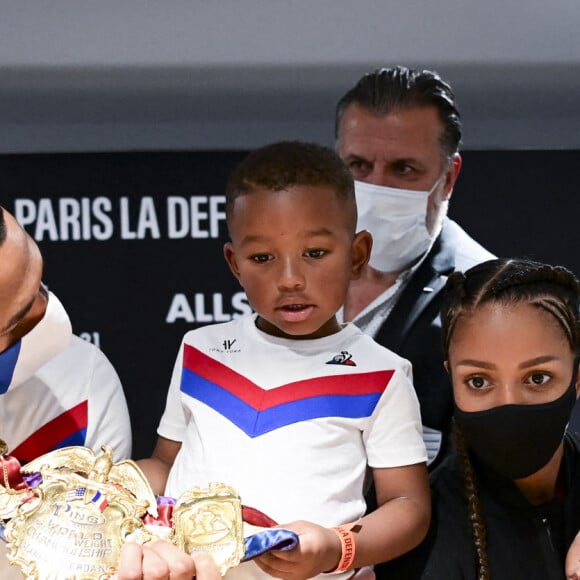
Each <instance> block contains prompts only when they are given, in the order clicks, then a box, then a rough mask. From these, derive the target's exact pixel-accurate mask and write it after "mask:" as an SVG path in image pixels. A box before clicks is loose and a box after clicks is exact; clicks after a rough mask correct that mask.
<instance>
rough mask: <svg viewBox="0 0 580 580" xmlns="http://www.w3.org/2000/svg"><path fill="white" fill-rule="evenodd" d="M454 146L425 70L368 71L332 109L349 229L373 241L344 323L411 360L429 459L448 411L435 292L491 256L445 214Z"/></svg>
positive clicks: (449, 119) (455, 137)
mask: <svg viewBox="0 0 580 580" xmlns="http://www.w3.org/2000/svg"><path fill="white" fill-rule="evenodd" d="M460 142H461V121H460V118H459V112H458V110H457V106H456V103H455V96H454V94H453V91H452V89H451V87H450V86H449V84H447V83H446V82H445V81H443V80H442V79H441V78H440V77H439V76H438V75H437V73H435V72H432V71H428V70H425V71H416V70H410V69H408V68H405V67H401V66H397V67H394V68H391V69H378V70H375V71H374V72H372V73H368V74H365V75H364V76H363V77H362V78H361V79H360V80H359V81H358V83H357V84H356V85H355V86H354V87H353V88H352V89H350V90H349V91H348V92H347V93H346V94H345V95H344V96H343V97H342V98H341V99H340V101H339V103H338V105H337V111H336V147H337V151H338V154H339V155H340V157H341V158H342V160H343V161H344V162H345V163H346V165H347V166H348V167H349V169H350V171H351V173H352V175H353V177H354V179H355V191H356V198H357V206H358V212H359V221H358V225H357V229H358V230H361V229H366V230H368V231H370V233H371V234H372V235H373V239H374V242H373V249H372V253H371V259H370V262H369V266H368V267H367V268H366V270H365V272H364V274H363V276H361V278H360V279H359V280H356V281H354V282H352V283H351V286H350V288H349V292H348V296H347V300H346V303H345V306H344V311H343V316H344V320H346V321H353V322H354V323H355V324H356V325H357V326H359V327H360V328H361V329H362V330H364V331H365V332H367V333H369V334H371V335H372V336H373V337H374V338H375V339H376V340H377V341H378V342H379V343H380V344H382V345H384V346H386V347H388V348H390V349H391V350H393V351H395V352H396V353H398V354H399V355H401V356H403V357H405V358H407V359H409V360H410V361H411V362H412V364H413V377H414V379H413V382H414V385H415V389H416V391H417V395H418V397H419V402H420V404H421V414H422V418H423V426H424V439H425V442H426V444H427V449H428V453H429V461H430V463H431V465H434V464H435V463H436V460H437V462H438V461H439V460H440V459H441V457H442V456H443V455H444V454H445V450H446V448H448V446H449V438H450V429H451V416H452V413H453V397H452V392H451V383H450V380H449V377H448V375H447V372H446V371H445V369H444V367H443V353H442V349H441V331H440V321H439V296H440V291H441V289H442V288H443V285H444V284H445V281H446V279H447V276H448V275H449V274H450V273H451V272H453V271H454V270H461V271H462V270H465V269H467V268H469V267H471V266H473V265H474V264H477V263H479V262H483V261H485V260H488V259H490V258H492V257H493V255H492V254H490V253H489V252H488V251H487V250H485V249H484V248H483V247H482V246H480V245H479V244H478V243H477V242H475V241H474V240H473V239H472V238H470V237H469V236H468V234H467V233H466V232H465V231H464V230H463V229H462V228H461V227H460V226H459V225H458V224H456V223H455V222H453V221H451V220H450V219H448V218H447V207H448V204H449V199H450V197H451V194H452V192H453V187H454V185H455V182H456V180H457V177H458V175H459V172H460V170H461V156H460V154H459V144H460Z"/></svg>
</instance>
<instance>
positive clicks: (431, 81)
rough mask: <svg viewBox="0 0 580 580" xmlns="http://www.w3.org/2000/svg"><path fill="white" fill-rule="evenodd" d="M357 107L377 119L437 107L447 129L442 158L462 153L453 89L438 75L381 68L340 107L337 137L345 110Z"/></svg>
mask: <svg viewBox="0 0 580 580" xmlns="http://www.w3.org/2000/svg"><path fill="white" fill-rule="evenodd" d="M351 104H357V105H359V106H361V107H363V108H364V109H366V110H367V111H369V112H370V113H373V114H376V115H377V116H385V115H389V114H391V113H394V112H395V111H398V110H400V109H409V108H415V107H435V109H436V110H437V113H438V115H439V119H440V120H441V124H442V126H443V132H442V135H441V149H442V154H443V155H442V156H443V157H444V158H449V157H451V156H452V155H454V154H455V153H457V151H458V150H459V145H460V143H461V119H460V115H459V111H458V109H457V105H456V103H455V94H454V93H453V89H452V88H451V85H449V83H447V82H446V81H444V80H443V79H442V78H441V77H440V76H439V75H438V74H437V73H436V72H434V71H430V70H421V71H418V70H413V69H409V68H406V67H403V66H396V67H394V68H380V69H376V70H375V71H373V72H371V73H367V74H365V75H364V76H363V77H361V79H360V80H359V81H358V82H357V84H356V85H355V86H354V87H352V88H351V89H350V90H349V91H348V92H347V93H345V95H344V96H343V97H342V98H341V99H340V101H339V102H338V104H337V106H336V116H335V136H336V138H337V139H338V138H339V137H340V129H341V122H342V117H343V114H344V111H345V109H346V108H347V107H348V106H349V105H351Z"/></svg>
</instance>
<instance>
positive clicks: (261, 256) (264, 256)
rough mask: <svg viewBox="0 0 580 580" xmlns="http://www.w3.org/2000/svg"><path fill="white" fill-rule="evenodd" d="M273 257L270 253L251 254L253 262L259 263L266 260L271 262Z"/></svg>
mask: <svg viewBox="0 0 580 580" xmlns="http://www.w3.org/2000/svg"><path fill="white" fill-rule="evenodd" d="M271 259H272V256H270V254H254V255H253V256H250V260H252V262H257V263H258V264H264V263H265V262H269V261H270V260H271Z"/></svg>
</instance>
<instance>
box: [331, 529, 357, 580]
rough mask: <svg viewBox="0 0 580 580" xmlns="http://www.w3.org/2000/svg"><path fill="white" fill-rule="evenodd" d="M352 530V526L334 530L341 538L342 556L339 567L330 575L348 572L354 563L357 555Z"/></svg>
mask: <svg viewBox="0 0 580 580" xmlns="http://www.w3.org/2000/svg"><path fill="white" fill-rule="evenodd" d="M351 528H352V524H349V525H346V526H338V527H336V528H332V529H333V530H334V531H335V532H336V533H337V534H338V537H339V538H340V545H341V549H342V554H341V556H340V561H339V562H338V566H337V567H336V568H335V569H334V570H332V571H331V572H330V574H334V573H337V572H346V571H347V570H348V569H349V568H350V567H351V566H352V563H353V562H354V555H355V553H356V543H355V541H354V534H353V532H352V531H351Z"/></svg>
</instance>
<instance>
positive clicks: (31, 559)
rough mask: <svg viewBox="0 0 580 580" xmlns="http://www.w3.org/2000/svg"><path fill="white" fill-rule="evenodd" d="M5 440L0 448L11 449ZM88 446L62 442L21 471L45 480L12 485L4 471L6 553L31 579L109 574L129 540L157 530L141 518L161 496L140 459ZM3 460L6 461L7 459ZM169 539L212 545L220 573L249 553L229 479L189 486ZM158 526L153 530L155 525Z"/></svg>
mask: <svg viewBox="0 0 580 580" xmlns="http://www.w3.org/2000/svg"><path fill="white" fill-rule="evenodd" d="M2 444H3V442H2V441H0V455H4V453H5V452H6V448H5V445H4V446H2ZM102 450H103V454H102V455H99V456H98V457H97V456H95V454H94V452H93V451H92V450H91V449H89V448H86V447H65V448H62V449H57V450H56V451H52V452H50V453H47V454H45V455H42V456H41V457H39V458H37V459H35V460H33V461H31V462H30V463H27V464H26V465H25V466H24V467H22V468H21V469H20V471H21V473H23V474H32V473H40V474H41V476H42V483H40V484H39V485H38V486H36V487H32V488H27V489H24V490H21V491H17V490H13V489H10V486H9V485H8V480H7V477H6V476H5V477H4V479H3V480H2V478H1V473H0V520H4V522H5V534H6V539H7V541H8V545H7V557H8V560H9V561H10V563H11V564H14V565H17V566H20V568H21V570H22V571H23V573H24V575H25V577H26V578H28V579H33V580H105V579H106V578H108V577H109V576H110V575H111V574H113V573H114V572H115V571H116V567H117V564H118V561H119V556H120V551H121V547H122V545H123V543H124V542H125V540H126V539H127V538H128V536H131V537H132V538H136V539H137V540H139V541H141V542H147V541H149V540H151V539H153V538H155V537H157V534H155V533H154V532H155V530H154V528H156V527H157V528H159V527H158V526H147V527H146V526H145V525H144V523H143V520H142V518H143V517H144V516H145V515H146V514H147V513H149V514H150V515H151V516H153V517H154V518H156V517H157V515H158V514H157V502H156V498H155V495H154V494H153V491H152V490H151V487H150V486H149V483H148V482H147V479H146V478H145V476H144V475H143V473H142V471H141V470H140V469H139V467H138V466H137V464H136V463H135V462H134V461H130V460H127V461H121V462H119V463H113V453H112V450H111V448H110V447H108V446H105V445H103V447H102ZM0 460H1V461H2V466H0V467H5V464H4V459H3V458H1V459H0ZM173 523H174V526H173V529H172V530H171V532H170V534H169V539H170V540H172V541H174V542H175V543H176V544H177V545H178V546H180V547H181V548H182V549H183V550H185V551H186V552H188V553H192V552H195V551H199V550H204V551H207V552H209V553H210V554H211V555H212V556H213V557H214V560H215V561H216V564H217V565H218V567H219V568H220V570H221V572H222V574H225V572H226V570H227V569H228V568H230V567H232V566H236V565H237V564H238V563H239V562H240V560H241V558H242V557H243V555H244V542H243V535H242V517H241V502H240V498H239V497H238V496H237V494H236V492H235V491H234V490H233V489H232V488H230V487H228V486H225V485H223V484H212V485H211V486H210V487H209V488H207V489H199V488H194V489H193V490H191V491H188V492H186V493H185V494H184V495H183V496H182V498H180V499H179V500H178V501H177V503H176V506H175V509H174V513H173ZM151 530H153V533H152V532H151Z"/></svg>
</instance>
